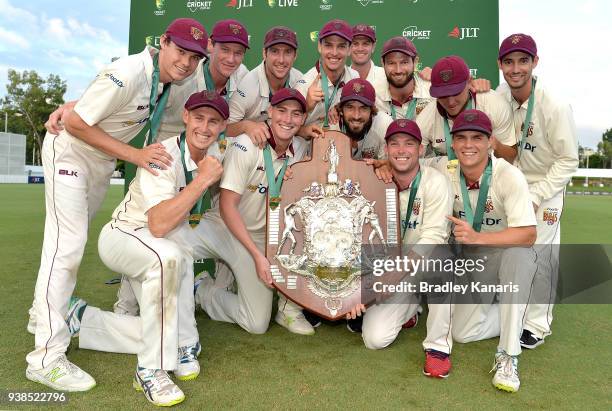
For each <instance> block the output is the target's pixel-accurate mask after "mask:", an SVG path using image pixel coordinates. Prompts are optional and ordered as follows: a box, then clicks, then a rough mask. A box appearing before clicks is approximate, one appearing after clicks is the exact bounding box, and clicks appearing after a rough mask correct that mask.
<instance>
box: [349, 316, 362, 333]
mask: <svg viewBox="0 0 612 411" xmlns="http://www.w3.org/2000/svg"><path fill="white" fill-rule="evenodd" d="M362 324H363V317H357V318H355V319H354V320H346V328H348V330H349V331H350V332H352V333H361V326H362Z"/></svg>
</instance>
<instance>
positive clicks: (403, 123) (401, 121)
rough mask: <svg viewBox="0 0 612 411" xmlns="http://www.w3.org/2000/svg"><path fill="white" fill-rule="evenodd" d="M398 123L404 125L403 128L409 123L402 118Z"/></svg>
mask: <svg viewBox="0 0 612 411" xmlns="http://www.w3.org/2000/svg"><path fill="white" fill-rule="evenodd" d="M397 125H398V126H400V127H402V128H404V127H406V125H408V123H406V122H405V121H404V120H400V121H399V122H398V123H397Z"/></svg>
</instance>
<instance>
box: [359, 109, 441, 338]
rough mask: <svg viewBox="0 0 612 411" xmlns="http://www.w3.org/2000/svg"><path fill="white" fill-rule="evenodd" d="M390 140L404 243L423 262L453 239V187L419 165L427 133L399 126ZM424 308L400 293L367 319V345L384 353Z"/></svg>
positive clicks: (390, 130)
mask: <svg viewBox="0 0 612 411" xmlns="http://www.w3.org/2000/svg"><path fill="white" fill-rule="evenodd" d="M385 140H386V146H385V152H386V154H387V158H388V161H389V165H390V167H391V170H392V174H393V179H394V181H395V183H396V184H397V186H398V189H399V190H400V215H401V216H402V224H401V233H402V243H403V244H404V245H406V246H410V249H409V250H407V251H408V255H409V256H410V257H411V258H416V259H420V258H422V256H424V255H429V253H430V252H431V251H432V249H431V247H432V246H434V245H436V244H444V243H446V242H447V240H448V236H449V222H448V220H447V218H446V216H447V215H448V214H449V213H450V212H451V210H452V193H451V188H450V183H449V182H448V179H447V178H446V177H445V176H444V175H443V174H442V173H440V172H439V171H437V170H435V169H433V168H431V167H427V166H421V165H420V164H419V157H420V156H421V155H422V153H423V150H424V147H423V146H421V131H420V130H419V127H418V125H417V124H416V123H415V122H414V121H412V120H405V119H400V120H395V121H393V122H392V123H391V124H390V125H389V128H388V129H387V132H386V135H385ZM418 306H419V304H418V300H417V299H416V298H414V296H412V295H410V294H407V293H396V294H394V295H392V296H390V297H389V298H388V299H387V300H385V301H384V303H382V304H376V305H374V306H372V307H370V308H369V309H368V311H367V313H366V314H365V315H364V317H363V328H362V336H363V341H364V343H365V346H366V347H368V348H370V349H380V348H384V347H386V346H388V345H389V344H391V343H392V342H393V341H394V340H395V338H396V337H397V335H398V334H399V332H400V331H401V329H402V325H403V324H405V323H406V322H407V321H408V320H409V319H410V318H412V317H413V316H415V315H416V313H417V308H418ZM355 311H357V310H355ZM351 314H352V316H354V314H355V313H351ZM432 318H433V317H432ZM428 323H429V319H428Z"/></svg>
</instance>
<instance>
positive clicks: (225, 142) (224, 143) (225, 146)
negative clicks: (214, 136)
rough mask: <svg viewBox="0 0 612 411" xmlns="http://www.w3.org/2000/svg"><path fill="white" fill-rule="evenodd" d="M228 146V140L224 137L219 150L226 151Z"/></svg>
mask: <svg viewBox="0 0 612 411" xmlns="http://www.w3.org/2000/svg"><path fill="white" fill-rule="evenodd" d="M226 148H227V140H226V139H223V140H221V141H219V151H220V152H221V153H225V149H226Z"/></svg>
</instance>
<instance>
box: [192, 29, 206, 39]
mask: <svg viewBox="0 0 612 411" xmlns="http://www.w3.org/2000/svg"><path fill="white" fill-rule="evenodd" d="M191 37H193V39H194V40H201V39H203V38H204V32H203V31H202V30H200V29H199V28H197V27H193V26H191Z"/></svg>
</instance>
